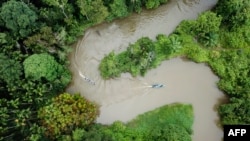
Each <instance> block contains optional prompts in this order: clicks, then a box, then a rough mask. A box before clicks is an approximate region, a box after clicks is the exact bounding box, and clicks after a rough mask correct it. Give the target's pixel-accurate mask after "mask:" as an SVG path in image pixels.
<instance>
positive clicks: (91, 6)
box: [76, 0, 108, 24]
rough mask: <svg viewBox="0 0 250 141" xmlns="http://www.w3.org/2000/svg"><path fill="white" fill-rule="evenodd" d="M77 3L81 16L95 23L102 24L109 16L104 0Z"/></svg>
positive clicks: (81, 0) (79, 0) (88, 0)
mask: <svg viewBox="0 0 250 141" xmlns="http://www.w3.org/2000/svg"><path fill="white" fill-rule="evenodd" d="M76 3H77V6H78V7H79V8H80V12H81V14H82V15H83V16H86V18H87V20H90V21H91V22H93V23H96V24H98V23H101V22H103V21H104V19H105V18H106V17H107V16H108V9H107V7H105V6H104V5H103V1H102V0H94V1H90V0H77V2H76Z"/></svg>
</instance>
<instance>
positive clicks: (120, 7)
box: [107, 0, 129, 21]
mask: <svg viewBox="0 0 250 141" xmlns="http://www.w3.org/2000/svg"><path fill="white" fill-rule="evenodd" d="M108 7H109V13H110V14H109V16H108V17H107V20H108V21H112V20H113V19H114V18H121V17H125V16H127V15H128V14H129V13H128V7H127V5H126V2H125V0H114V1H113V2H110V3H109V5H108Z"/></svg>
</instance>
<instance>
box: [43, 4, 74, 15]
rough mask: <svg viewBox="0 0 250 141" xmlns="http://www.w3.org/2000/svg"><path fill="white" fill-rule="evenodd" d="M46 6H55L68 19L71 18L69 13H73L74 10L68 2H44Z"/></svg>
mask: <svg viewBox="0 0 250 141" xmlns="http://www.w3.org/2000/svg"><path fill="white" fill-rule="evenodd" d="M42 1H43V2H44V3H45V4H47V5H49V6H54V7H55V8H58V9H60V10H61V13H62V14H63V15H64V17H65V18H66V19H68V18H69V13H71V12H72V9H71V7H70V5H69V3H68V0H42Z"/></svg>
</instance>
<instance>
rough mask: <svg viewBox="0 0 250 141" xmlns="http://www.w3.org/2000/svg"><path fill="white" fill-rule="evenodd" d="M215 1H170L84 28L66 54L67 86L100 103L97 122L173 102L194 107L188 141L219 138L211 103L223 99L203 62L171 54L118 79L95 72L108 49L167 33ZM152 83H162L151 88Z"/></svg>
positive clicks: (131, 115) (118, 49) (125, 118)
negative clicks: (140, 73)
mask: <svg viewBox="0 0 250 141" xmlns="http://www.w3.org/2000/svg"><path fill="white" fill-rule="evenodd" d="M216 2H217V1H216V0H176V1H174V0H172V1H171V2H170V3H169V4H167V5H163V6H161V7H159V8H158V9H156V10H150V11H143V12H142V13H140V14H132V15H131V16H129V17H128V18H124V19H121V20H116V21H114V22H111V23H104V24H101V25H98V26H95V27H92V28H90V29H88V30H87V31H86V33H85V36H84V37H83V38H82V39H80V40H79V41H78V43H77V45H76V47H75V50H74V51H73V53H72V54H71V56H70V61H71V66H70V69H71V71H72V72H73V81H72V83H71V85H70V86H69V87H68V89H67V91H68V92H71V93H75V92H80V93H81V94H82V95H83V96H84V97H86V98H87V99H89V100H92V101H95V102H96V103H98V104H100V105H101V108H100V111H101V113H100V116H99V118H98V119H97V122H99V123H103V124H109V123H112V122H113V121H115V120H121V121H124V122H126V121H128V120H131V119H133V118H134V117H136V116H137V115H138V114H141V113H144V112H146V111H149V110H153V109H155V108H157V107H160V106H163V105H166V104H171V103H175V102H181V103H191V104H192V105H193V107H194V114H195V122H194V125H193V129H194V135H193V140H194V141H202V140H211V141H220V140H221V139H222V136H223V132H222V130H221V129H220V128H219V127H218V126H217V123H218V121H219V117H218V114H217V112H216V110H215V109H216V105H217V104H218V102H219V101H221V100H223V99H225V97H224V95H223V93H222V92H220V91H219V90H218V88H217V86H216V82H217V81H218V78H217V77H216V76H215V75H214V74H213V73H212V71H211V70H210V68H209V67H207V66H206V65H205V64H196V63H194V62H190V61H183V60H182V59H180V58H174V59H171V60H168V61H164V62H162V64H161V65H160V66H159V67H158V68H157V69H153V70H150V71H149V72H148V73H147V74H146V76H145V77H136V78H134V77H132V76H131V75H130V74H128V73H124V74H122V76H121V77H120V78H117V79H112V80H103V79H102V78H101V77H100V74H99V71H98V65H99V63H100V61H101V59H102V58H103V57H104V56H105V55H106V54H108V53H109V52H111V51H112V50H114V51H115V52H121V51H123V50H125V49H126V47H127V46H128V44H129V43H133V42H135V41H136V40H138V39H139V38H141V37H142V36H147V37H150V38H152V39H155V37H156V35H157V34H160V33H164V34H170V33H171V32H172V31H173V30H174V29H175V27H176V26H177V25H178V24H179V23H180V22H181V21H182V20H184V19H194V18H196V17H197V15H198V14H199V13H200V12H201V11H205V10H207V9H210V8H211V7H213V6H214V5H215V3H216ZM153 83H162V84H165V85H166V87H164V88H161V89H152V88H150V86H151V85H152V84H153Z"/></svg>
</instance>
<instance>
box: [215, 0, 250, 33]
mask: <svg viewBox="0 0 250 141" xmlns="http://www.w3.org/2000/svg"><path fill="white" fill-rule="evenodd" d="M215 9H216V12H217V14H219V15H221V16H222V17H223V23H224V24H225V25H226V26H228V27H229V29H236V28H239V27H241V26H245V25H247V26H249V24H250V1H249V0H219V1H218V4H217V5H216V8H215Z"/></svg>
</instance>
